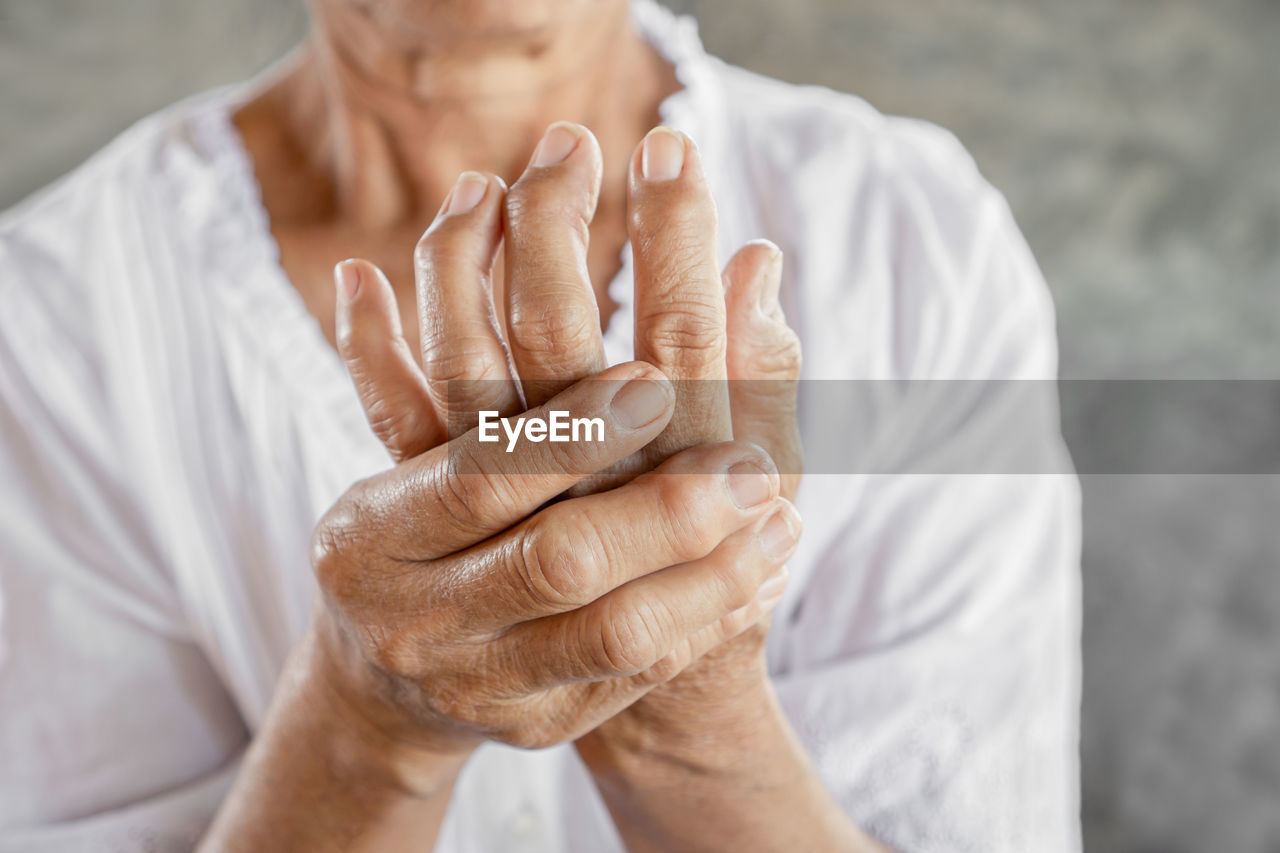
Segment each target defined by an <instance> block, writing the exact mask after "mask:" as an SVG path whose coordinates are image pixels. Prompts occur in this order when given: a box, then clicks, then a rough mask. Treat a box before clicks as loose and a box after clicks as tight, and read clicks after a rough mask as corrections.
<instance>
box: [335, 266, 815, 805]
mask: <svg viewBox="0 0 1280 853" xmlns="http://www.w3.org/2000/svg"><path fill="white" fill-rule="evenodd" d="M381 284H385V282H382V283H381ZM673 404H674V400H673V394H672V390H671V388H670V386H669V385H668V384H667V383H666V381H665V380H664V379H663V377H662V374H661V373H660V372H659V371H658V370H656V369H655V368H653V367H651V366H648V365H645V364H643V363H638V362H633V363H630V364H624V365H618V366H615V367H613V368H610V369H608V370H605V371H604V372H602V373H600V374H598V375H597V376H595V377H592V378H590V379H586V380H583V381H581V382H578V383H577V384H575V385H573V386H572V387H570V388H568V389H567V390H565V391H563V392H561V393H560V394H558V395H557V396H555V397H554V398H553V399H551V400H550V401H549V402H548V403H546V404H544V405H543V406H539V407H535V408H534V409H532V410H530V414H532V415H543V416H545V413H546V411H549V410H552V409H554V410H567V411H569V412H571V413H572V415H573V416H577V417H600V418H603V419H604V421H605V424H606V428H605V440H604V441H603V442H598V443H577V444H575V443H561V444H552V443H549V442H543V443H528V442H525V443H522V444H520V445H518V446H517V448H516V452H514V453H510V454H508V453H507V452H506V447H505V444H503V443H498V444H494V443H481V442H479V440H478V433H477V431H476V430H475V429H472V430H471V431H469V432H467V433H466V434H465V435H462V436H460V437H459V438H456V439H454V440H453V441H450V442H448V443H447V444H443V445H440V446H438V447H436V448H434V449H432V450H429V451H427V452H425V453H423V454H421V455H418V456H415V457H413V458H410V459H407V460H406V461H404V462H402V463H401V464H399V465H398V466H397V467H395V468H393V469H391V470H390V471H388V472H386V473H384V474H381V475H378V476H375V477H373V478H371V479H369V480H366V481H363V482H361V483H359V484H357V485H356V486H355V487H353V488H352V489H351V490H350V491H349V492H348V493H347V494H346V495H345V496H343V497H342V498H341V499H340V500H339V501H338V503H337V504H336V505H335V506H334V507H333V508H332V509H331V510H330V511H329V513H328V514H327V515H326V516H325V518H324V519H323V520H322V521H321V523H320V525H319V527H318V528H317V531H316V534H315V538H314V564H315V569H316V573H317V576H318V578H319V582H320V586H321V589H322V591H323V607H322V608H321V610H320V613H319V615H318V617H317V620H316V624H315V627H314V629H313V636H312V638H311V639H312V641H313V642H312V645H313V647H314V649H315V650H316V651H317V652H318V653H319V658H318V660H319V661H320V664H321V665H320V666H319V667H318V668H314V667H313V672H314V673H315V674H318V675H320V676H322V677H323V679H324V681H325V684H326V686H327V687H328V688H329V689H328V690H327V691H325V693H324V695H331V696H334V697H337V698H338V700H339V701H340V702H341V703H342V704H343V705H344V713H345V715H346V716H345V718H346V719H358V720H360V721H362V722H363V723H367V724H368V725H369V726H371V729H370V731H371V732H373V733H375V734H376V735H377V736H378V737H379V738H381V739H384V742H386V743H392V744H396V745H397V748H403V750H404V751H405V754H404V755H403V756H400V757H399V758H398V759H397V761H399V763H398V764H397V766H400V767H402V768H404V769H405V770H406V771H407V772H406V778H404V779H402V780H401V781H402V782H405V783H406V784H409V785H412V784H414V781H413V779H412V776H413V762H414V759H415V758H416V757H428V758H429V757H431V756H437V757H438V756H441V755H444V756H454V757H457V756H465V755H466V754H467V753H469V751H470V750H471V749H472V748H473V747H474V746H475V745H477V744H478V743H480V742H481V741H483V740H485V739H493V740H498V741H502V742H505V743H509V744H514V745H517V746H522V747H543V746H548V745H551V744H555V743H559V742H563V741H568V740H571V739H574V738H576V737H578V736H580V735H582V734H583V733H585V732H587V731H589V730H591V729H592V728H594V727H596V726H597V725H599V724H600V723H601V722H602V721H604V720H606V719H608V718H609V717H611V716H613V715H614V714H616V713H618V712H619V711H620V710H621V709H623V708H625V707H626V706H628V705H630V704H631V703H633V702H634V701H636V699H637V698H639V697H640V696H642V695H643V694H644V693H645V692H646V691H648V690H650V689H651V688H652V687H653V686H654V685H656V684H659V683H661V682H663V681H665V680H668V679H670V678H672V677H674V676H675V675H677V674H678V673H679V672H680V671H681V670H682V669H683V668H684V667H685V666H687V665H688V664H689V663H690V662H691V661H693V660H694V659H696V658H697V657H698V656H699V655H701V654H703V653H704V652H706V651H707V650H708V649H710V648H713V647H715V646H716V645H718V644H719V643H721V642H723V641H724V640H725V639H726V638H728V637H732V636H734V635H736V634H738V633H740V632H741V631H742V630H744V629H745V628H746V627H748V626H749V625H752V624H754V623H755V622H757V621H758V620H759V619H760V618H761V617H762V615H763V614H764V612H765V610H766V609H767V607H768V606H770V604H771V602H769V601H767V600H765V601H760V600H757V598H756V594H757V590H758V589H759V587H760V585H761V584H762V583H763V582H764V581H765V580H766V579H767V578H768V577H769V576H770V575H771V574H772V573H773V571H774V569H775V567H776V566H778V565H779V564H780V563H781V562H782V561H783V560H785V559H786V558H787V557H788V556H789V555H790V551H791V550H792V549H793V548H794V543H789V544H787V545H785V546H784V550H785V553H766V549H765V547H764V545H763V544H762V542H763V539H762V537H760V536H759V533H760V531H761V529H762V528H763V527H764V525H765V524H766V522H767V521H769V520H770V519H771V518H772V517H773V516H774V514H775V513H780V512H781V513H794V509H793V508H791V506H790V504H788V503H787V502H786V500H785V499H782V498H780V497H779V480H778V474H777V470H776V468H775V467H774V464H773V462H772V461H771V460H770V458H769V456H768V455H767V454H766V453H765V452H764V451H762V450H761V449H759V448H758V447H756V446H754V445H751V444H746V443H743V442H728V443H724V444H718V445H703V446H698V447H693V448H690V449H688V450H685V451H682V452H681V453H678V454H676V455H675V456H673V457H672V458H671V459H669V460H668V461H667V462H665V463H664V464H663V465H661V466H660V467H659V468H657V469H656V470H654V471H652V472H650V473H648V474H646V475H643V476H641V477H639V478H637V479H635V480H633V481H631V482H630V483H628V484H626V485H624V486H621V487H619V488H617V489H614V490H611V491H608V492H604V493H600V494H595V495H590V496H586V497H577V498H572V499H569V500H564V501H561V502H558V503H554V504H551V505H550V506H547V507H546V508H544V509H542V510H541V511H538V508H539V507H540V506H542V505H543V504H545V503H546V502H548V501H549V500H551V499H553V498H555V497H556V496H558V495H561V494H562V493H563V492H565V491H566V490H567V489H569V488H570V487H571V486H573V485H574V484H575V483H578V482H580V481H582V480H584V479H586V478H587V477H589V476H591V475H592V474H594V473H596V472H598V471H601V470H604V469H606V468H608V467H609V466H610V465H612V464H614V463H616V462H618V461H619V460H622V459H625V458H626V457H628V456H629V455H631V454H633V453H635V452H636V451H638V450H640V449H641V448H642V447H644V446H645V445H646V444H647V443H649V442H650V441H652V440H653V439H654V438H655V437H656V436H657V435H658V434H659V433H661V432H662V430H663V429H664V427H666V425H667V424H668V422H669V421H670V419H671V414H672V409H673ZM533 472H536V473H533ZM789 526H790V527H791V529H796V528H798V525H797V524H794V523H793V524H791V525H789ZM353 711H354V712H355V716H352V714H351V712H353ZM401 759H403V760H401ZM393 763H394V762H393Z"/></svg>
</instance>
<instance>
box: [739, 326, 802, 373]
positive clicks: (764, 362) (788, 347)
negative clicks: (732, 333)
mask: <svg viewBox="0 0 1280 853" xmlns="http://www.w3.org/2000/svg"><path fill="white" fill-rule="evenodd" d="M729 360H730V362H731V363H732V364H733V365H734V367H735V368H736V369H735V370H734V374H736V375H738V376H741V377H742V378H745V379H798V378H799V376H800V370H801V367H802V365H803V359H802V356H801V350H800V338H799V337H798V336H797V335H796V333H795V332H794V331H792V329H791V327H789V326H784V325H781V324H775V328H773V329H771V330H770V331H769V332H767V333H765V334H764V335H763V336H761V337H759V338H757V339H755V340H753V341H751V342H750V343H749V344H747V343H746V341H745V340H744V341H743V343H742V344H741V345H737V346H734V345H731V346H730V354H729Z"/></svg>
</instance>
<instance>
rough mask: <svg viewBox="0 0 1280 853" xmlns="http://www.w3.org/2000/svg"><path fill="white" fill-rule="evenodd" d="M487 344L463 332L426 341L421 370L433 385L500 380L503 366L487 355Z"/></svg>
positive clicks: (484, 340)
mask: <svg viewBox="0 0 1280 853" xmlns="http://www.w3.org/2000/svg"><path fill="white" fill-rule="evenodd" d="M489 343H490V342H489V341H488V340H486V339H482V338H479V337H469V336H465V335H450V336H449V338H448V339H447V340H441V341H432V342H428V343H427V345H426V346H425V347H424V348H423V353H422V367H423V371H424V372H425V373H426V375H427V379H428V380H430V382H431V383H432V384H434V385H437V386H438V385H447V384H448V383H450V382H468V383H469V382H477V381H479V382H484V381H493V380H499V379H502V378H503V373H504V371H505V370H506V365H505V364H502V365H500V364H497V363H495V362H494V361H493V359H491V358H490V357H489V352H488V346H489Z"/></svg>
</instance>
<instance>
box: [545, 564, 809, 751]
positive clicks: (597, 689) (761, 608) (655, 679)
mask: <svg viewBox="0 0 1280 853" xmlns="http://www.w3.org/2000/svg"><path fill="white" fill-rule="evenodd" d="M786 586H787V569H786V566H785V565H783V566H781V567H780V568H779V569H777V570H776V571H775V572H774V573H773V574H772V575H771V576H770V577H769V579H768V580H766V581H765V582H764V583H763V584H762V585H761V586H760V589H759V590H758V591H757V593H756V596H755V597H754V598H753V599H752V600H751V603H750V604H748V605H747V606H746V607H740V608H738V609H737V610H735V611H733V612H732V613H729V614H727V615H725V616H722V617H721V618H720V619H718V620H716V622H715V623H713V624H711V625H708V626H706V627H705V628H702V629H700V630H698V631H695V632H694V633H692V634H690V635H689V636H688V637H686V638H685V639H684V640H682V641H681V642H679V643H677V644H676V646H675V648H673V649H672V650H671V651H670V652H668V653H667V654H666V655H665V656H664V657H663V658H662V659H661V660H659V661H658V662H657V663H655V664H654V665H653V666H651V667H649V668H648V669H646V670H645V671H644V672H640V673H637V674H636V675H632V676H628V677H623V678H610V679H605V680H602V681H577V682H570V683H567V684H560V685H557V686H555V687H552V688H550V689H548V690H547V691H546V692H545V693H543V696H545V697H546V698H547V700H548V702H549V703H550V704H552V705H555V706H558V707H564V708H582V709H590V710H587V711H585V712H584V713H582V714H580V715H576V716H574V717H571V718H565V720H564V726H563V728H562V730H559V731H556V732H555V733H554V736H553V737H552V740H553V742H556V743H559V742H563V741H568V740H576V739H577V738H579V737H581V736H583V735H585V734H586V733H587V732H589V731H591V730H593V729H595V728H596V727H597V726H598V725H600V724H601V723H602V722H604V721H605V720H608V719H611V718H612V717H614V716H615V715H616V714H618V713H619V712H620V711H622V710H623V709H625V708H628V707H630V706H631V705H632V704H634V703H635V702H636V700H638V699H640V698H641V697H642V696H644V695H646V694H648V693H650V691H652V690H653V688H654V687H656V686H657V685H659V684H662V683H663V682H666V681H670V680H671V679H673V678H675V677H676V676H677V675H679V674H680V673H682V672H683V671H684V670H685V669H687V668H688V667H689V665H690V664H692V663H694V662H696V661H697V660H699V659H700V658H702V657H703V656H705V655H706V654H707V653H709V652H711V651H712V650H714V649H716V648H724V646H725V644H726V643H727V642H728V641H729V640H733V639H735V638H737V637H740V636H742V635H743V634H744V633H746V632H747V631H751V630H759V629H761V627H762V626H763V627H764V629H765V630H766V631H767V625H768V621H769V617H770V615H771V614H772V612H773V609H774V608H775V607H777V605H778V602H780V601H781V600H782V594H783V593H784V592H785V591H786ZM664 701H677V702H678V701H682V700H681V699H680V698H679V697H676V698H675V699H674V700H672V699H670V698H669V697H664ZM657 707H658V708H659V709H660V708H661V707H662V706H661V704H659V705H658V706H657ZM658 713H659V714H661V713H662V711H661V710H659V712H658Z"/></svg>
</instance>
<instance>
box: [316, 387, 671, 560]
mask: <svg viewBox="0 0 1280 853" xmlns="http://www.w3.org/2000/svg"><path fill="white" fill-rule="evenodd" d="M673 404H674V394H673V392H672V390H671V386H670V383H668V382H667V381H666V379H665V377H663V376H662V374H661V373H659V372H658V371H657V370H656V369H654V368H653V367H652V366H650V365H646V364H640V363H638V362H631V363H628V364H619V365H616V366H614V367H611V368H609V369H608V370H606V371H604V372H603V373H600V374H598V375H597V376H594V377H591V378H589V379H585V380H583V381H581V382H578V383H576V384H575V385H573V386H572V387H570V388H569V389H567V390H566V391H564V392H562V393H561V394H558V395H557V396H556V397H554V398H553V399H552V400H550V401H549V402H547V403H546V404H545V405H543V406H539V407H537V408H534V409H531V410H530V411H528V412H526V413H524V414H523V415H522V416H521V417H524V418H526V421H524V422H521V423H525V422H527V419H530V418H532V419H538V420H541V421H544V422H545V421H547V420H548V419H549V416H550V413H551V412H553V411H557V412H566V413H568V415H567V416H568V417H570V418H585V419H587V420H588V421H594V420H595V419H598V420H599V425H598V426H599V428H597V427H596V426H592V428H591V433H592V438H593V439H595V438H597V437H598V438H599V439H600V440H591V441H585V440H584V441H577V442H573V441H560V442H551V441H546V440H538V441H535V440H533V439H531V438H529V437H528V434H527V433H523V432H522V433H521V435H523V436H524V437H523V438H517V439H516V441H515V443H514V445H513V444H512V443H511V442H510V441H509V438H508V435H507V434H506V427H503V426H500V425H497V424H494V423H489V424H488V434H489V436H490V437H491V440H482V429H484V427H483V426H479V427H477V428H476V429H473V430H471V431H469V432H468V433H466V434H465V435H463V436H461V437H459V438H456V439H454V440H452V441H450V442H449V443H448V444H446V445H442V446H440V447H437V448H434V449H433V450H431V451H430V452H428V453H426V454H424V455H422V456H420V457H418V458H417V459H415V460H413V461H412V462H411V463H410V464H408V465H406V466H402V468H401V469H397V470H395V471H391V472H385V473H383V474H380V475H377V476H375V477H372V478H370V479H369V480H366V481H363V482H362V483H360V484H358V485H357V487H356V488H358V489H360V491H361V494H359V495H357V496H355V498H354V499H353V500H351V501H347V502H344V505H345V506H348V507H350V511H351V512H358V513H359V514H360V515H361V519H362V521H363V523H364V524H365V525H366V526H370V525H371V526H373V527H376V528H378V529H381V530H384V531H385V534H384V535H387V536H394V537H396V539H397V548H398V549H399V550H400V552H401V556H402V557H403V559H404V560H406V561H425V560H434V559H437V558H439V557H443V556H445V555H447V554H453V553H454V552H456V551H459V550H461V549H463V548H468V547H470V546H472V545H475V544H476V543H477V542H480V541H482V540H484V539H486V538H488V537H489V536H492V535H493V534H495V533H497V532H499V531H502V530H506V529H507V528H508V527H510V526H511V525H513V524H515V523H516V522H517V521H520V520H522V519H523V518H525V517H526V516H528V515H529V514H530V513H532V512H533V511H534V510H536V509H537V508H538V507H540V506H541V505H542V504H544V503H546V502H547V501H549V500H551V499H552V498H554V497H556V496H557V495H559V494H560V493H562V492H563V491H564V490H565V489H567V488H569V487H570V486H572V485H573V484H574V483H577V482H579V481H581V480H583V479H585V478H586V477H588V476H590V475H592V474H594V473H595V472H597V471H600V470H603V469H605V468H607V467H609V466H610V465H612V464H614V463H616V462H617V461H618V460H620V459H625V458H626V457H627V456H629V455H631V454H632V453H635V452H636V451H638V450H639V449H640V448H642V447H643V446H644V445H645V444H647V443H649V442H650V441H652V440H653V438H654V437H655V436H657V434H658V433H660V432H661V431H662V429H663V427H665V426H666V424H667V421H668V420H669V419H670V417H671V409H672V406H673ZM515 425H516V421H515V420H514V419H509V420H508V421H507V426H509V427H514V426H515ZM509 447H510V448H511V451H510V452H508V448H509ZM349 522H350V520H349V519H344V518H333V519H329V520H328V522H327V523H329V524H332V525H333V526H334V527H335V529H336V530H337V531H338V532H339V535H341V531H342V530H343V529H345V528H343V524H344V523H349Z"/></svg>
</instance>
